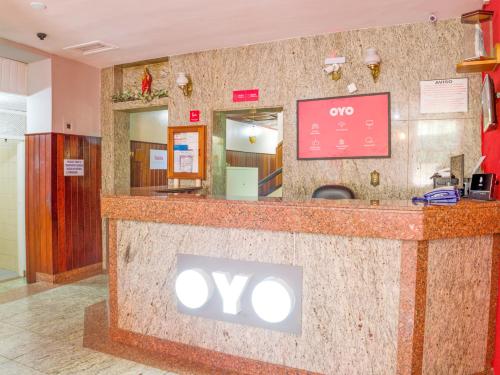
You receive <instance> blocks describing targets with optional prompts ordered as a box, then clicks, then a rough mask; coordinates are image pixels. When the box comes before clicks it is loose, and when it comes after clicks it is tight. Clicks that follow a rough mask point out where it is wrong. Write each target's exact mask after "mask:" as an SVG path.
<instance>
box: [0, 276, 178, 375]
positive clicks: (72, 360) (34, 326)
mask: <svg viewBox="0 0 500 375" xmlns="http://www.w3.org/2000/svg"><path fill="white" fill-rule="evenodd" d="M106 296H107V285H106V277H105V276H97V277H94V278H91V279H87V280H84V281H81V282H78V283H75V284H69V285H65V286H61V287H59V288H55V289H51V290H48V291H46V292H43V293H39V294H36V295H33V296H30V297H26V298H23V299H20V300H17V301H13V302H9V303H5V304H0V374H1V375H11V374H12V375H24V374H26V375H34V374H42V375H43V374H45V375H52V374H61V375H63V374H65V375H70V374H71V375H73V374H74V375H77V374H78V375H79V374H82V375H98V374H103V375H139V374H141V375H156V374H170V375H173V373H167V372H164V371H162V370H158V369H155V368H151V367H147V366H144V365H141V364H138V363H135V362H132V361H128V360H124V359H121V358H116V357H113V356H110V355H107V354H103V353H100V352H96V351H93V350H90V349H86V348H84V347H83V346H82V340H83V319H84V310H85V307H87V306H89V305H92V304H95V303H97V302H100V301H102V300H104V299H105V298H106Z"/></svg>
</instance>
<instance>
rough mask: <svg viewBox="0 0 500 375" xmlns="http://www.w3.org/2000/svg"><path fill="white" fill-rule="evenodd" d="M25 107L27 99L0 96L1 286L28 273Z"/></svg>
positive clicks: (1, 94) (23, 97)
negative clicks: (2, 283)
mask: <svg viewBox="0 0 500 375" xmlns="http://www.w3.org/2000/svg"><path fill="white" fill-rule="evenodd" d="M26 105H27V104H26V97H25V96H22V95H13V94H8V93H1V92H0V283H1V282H5V281H10V280H12V279H20V280H19V281H21V282H23V280H24V276H25V273H26V233H25V185H24V178H25V176H24V174H25V173H24V168H25V152H24V133H25V131H26ZM0 289H2V288H1V287H0Z"/></svg>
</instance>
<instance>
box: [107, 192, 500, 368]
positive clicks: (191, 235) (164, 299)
mask: <svg viewBox="0 0 500 375" xmlns="http://www.w3.org/2000/svg"><path fill="white" fill-rule="evenodd" d="M102 215H103V217H105V218H107V219H108V235H109V241H108V246H109V266H110V268H109V270H110V298H109V309H110V335H111V337H112V339H113V340H116V341H119V342H121V343H125V344H129V345H135V346H139V347H142V348H143V349H147V350H150V351H152V352H156V353H163V354H168V355H174V356H177V357H179V358H182V359H184V360H187V361H193V362H198V363H201V364H203V365H209V366H213V367H214V368H216V369H218V370H215V372H214V373H221V372H222V371H232V372H235V373H239V374H291V373H293V374H301V373H304V374H306V373H308V374H311V373H319V374H381V375H387V374H478V373H484V372H485V371H487V370H488V369H489V368H491V361H492V358H493V349H494V348H493V345H494V332H495V316H496V300H497V289H498V268H499V264H498V254H499V252H500V236H499V233H500V202H473V201H466V200H463V201H461V202H460V203H459V204H458V205H456V206H447V207H442V206H432V207H423V206H415V205H413V204H412V203H411V202H408V201H371V202H370V201H358V200H352V201H325V200H308V201H289V202H288V201H279V200H265V201H255V202H249V201H236V200H226V199H219V198H211V197H204V196H195V195H172V196H164V197H159V196H154V197H148V196H105V197H103V198H102ZM204 266H206V267H207V269H206V270H205V271H206V273H205V272H204V271H203V272H202V271H201V270H200V273H199V275H202V274H203V275H205V274H207V275H208V276H210V275H213V278H214V279H213V280H212V281H210V283H211V284H210V285H212V284H213V285H214V286H215V287H214V288H212V287H210V288H212V289H214V290H213V291H210V293H211V294H210V296H212V295H213V297H210V298H212V299H213V300H209V299H208V298H209V297H208V296H209V294H208V292H207V297H206V301H208V302H206V301H205V302H203V301H202V302H203V303H205V305H203V307H198V306H195V307H193V306H191V307H190V308H186V306H187V305H189V303H187V302H185V301H184V299H183V297H182V296H181V294H180V293H181V291H182V290H181V287H180V286H179V285H181V284H182V283H181V282H180V279H181V276H182V274H183V272H184V271H185V270H191V269H192V270H198V269H199V268H203V267H204ZM181 270H184V271H183V272H180V271H181ZM235 270H236V271H235ZM238 270H239V271H238ZM242 270H244V271H242ZM216 271H217V272H216ZM218 271H220V272H218ZM273 273H276V274H273ZM216 274H218V276H220V277H222V279H221V280H223V281H224V280H226V281H227V282H228V284H229V285H231V282H232V281H234V284H236V281H235V280H236V275H238V277H240V278H241V279H242V280H244V282H243V283H242V284H241V290H240V292H241V293H240V294H239V296H240V297H241V301H240V300H239V299H238V300H236V299H235V298H233V300H232V301H231V299H230V298H229V297H228V299H227V300H226V299H224V298H222V297H223V296H224V294H223V292H222V290H223V289H222V288H221V284H220V283H219V282H218V280H217V278H216V276H217V275H216ZM221 275H227V279H224V276H221ZM266 275H267V276H272V277H268V278H265V279H263V280H271V281H272V280H278V279H279V280H281V279H280V277H282V278H283V280H285V279H286V277H289V278H290V280H292V281H290V282H289V283H288V284H286V283H283V285H285V284H286V288H285V286H284V287H283V288H284V289H286V290H289V294H288V295H289V296H292V297H293V298H292V297H290V299H289V301H292V302H291V303H290V304H289V305H287V306H288V307H289V311H288V312H287V314H288V315H286V314H285V315H286V318H282V320H280V321H279V323H277V321H278V320H279V319H277V320H276V321H272V318H270V319H264V318H265V314H266V312H262V314H261V313H260V312H259V308H264V310H265V308H266V306H263V307H262V303H261V304H260V305H258V303H257V302H258V298H257V297H258V296H259V295H258V293H257V292H256V290H258V289H259V286H262V285H264V284H256V283H254V284H252V282H253V281H252V278H258V277H264V276H266ZM280 275H282V276H280ZM267 276H266V277H267ZM219 281H220V280H219ZM245 282H246V284H245ZM207 283H208V281H207ZM207 285H209V284H207ZM276 285H281V284H279V283H278V284H277V283H275V284H274V286H276ZM184 286H186V285H184ZM188 286H189V285H188ZM247 289H248V290H247ZM261 289H262V288H261ZM207 290H208V289H207ZM252 290H253V291H252ZM183 293H184V292H183ZM287 293H288V292H287ZM228 295H229V294H228ZM261 295H262V294H261ZM190 297H192V296H189V295H187V297H186V298H187V299H189V298H190ZM233 297H234V295H233ZM190 301H192V299H191V300H190ZM221 301H223V302H221ZM260 301H261V302H262V299H261V300H260ZM226 302H227V303H226ZM231 302H233V303H232V304H231ZM271 303H276V309H271V310H272V311H269V309H268V311H267V313H269V312H270V313H271V314H272V313H277V312H279V311H278V310H280V308H281V306H279V305H277V303H278V302H275V301H271ZM207 306H210V308H208V307H207ZM259 306H260V307H259ZM252 307H253V310H252ZM259 317H260V318H261V319H259ZM283 319H284V320H283Z"/></svg>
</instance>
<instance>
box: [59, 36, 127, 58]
mask: <svg viewBox="0 0 500 375" xmlns="http://www.w3.org/2000/svg"><path fill="white" fill-rule="evenodd" d="M116 48H118V47H117V46H114V45H112V44H108V43H104V42H101V41H100V40H95V41H93V42H88V43H82V44H77V45H76V46H69V47H66V48H63V49H65V50H75V51H80V52H81V53H82V54H83V55H93V54H94V53H100V52H105V51H110V50H112V49H116Z"/></svg>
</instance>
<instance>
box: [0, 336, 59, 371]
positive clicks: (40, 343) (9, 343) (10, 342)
mask: <svg viewBox="0 0 500 375" xmlns="http://www.w3.org/2000/svg"><path fill="white" fill-rule="evenodd" d="M52 342H53V341H52V339H49V338H47V337H43V336H40V335H38V334H36V333H33V332H28V331H23V332H18V333H15V334H12V335H10V336H3V337H1V338H0V355H1V356H3V357H6V358H9V359H16V358H17V357H19V356H22V355H24V354H26V353H29V352H31V351H37V350H40V348H43V347H45V346H46V345H48V344H51V343H52ZM0 374H1V372H0Z"/></svg>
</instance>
